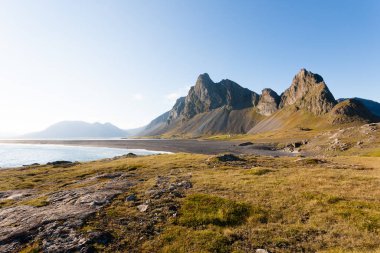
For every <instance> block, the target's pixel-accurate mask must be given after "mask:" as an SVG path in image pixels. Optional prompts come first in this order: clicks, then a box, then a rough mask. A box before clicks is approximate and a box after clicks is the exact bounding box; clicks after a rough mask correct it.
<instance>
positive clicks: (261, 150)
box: [0, 139, 294, 156]
mask: <svg viewBox="0 0 380 253" xmlns="http://www.w3.org/2000/svg"><path fill="white" fill-rule="evenodd" d="M0 143H3V144H54V145H70V146H83V147H107V148H121V149H145V150H149V151H157V152H159V151H164V152H172V153H179V152H184V153H196V154H206V155H216V154H220V153H233V154H249V155H264V156H294V154H292V153H289V152H284V151H280V150H272V148H273V146H272V145H270V144H252V145H247V146H239V144H241V143H242V142H241V141H240V142H238V141H209V140H169V139H149V140H146V139H119V140H104V139H103V140H0Z"/></svg>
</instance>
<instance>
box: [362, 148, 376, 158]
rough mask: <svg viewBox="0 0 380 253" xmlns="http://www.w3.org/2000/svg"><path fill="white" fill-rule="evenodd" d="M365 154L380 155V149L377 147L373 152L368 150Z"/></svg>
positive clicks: (369, 155)
mask: <svg viewBox="0 0 380 253" xmlns="http://www.w3.org/2000/svg"><path fill="white" fill-rule="evenodd" d="M364 156H368V157H380V149H375V150H373V151H371V152H368V153H367V154H365V155H364Z"/></svg>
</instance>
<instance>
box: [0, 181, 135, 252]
mask: <svg viewBox="0 0 380 253" xmlns="http://www.w3.org/2000/svg"><path fill="white" fill-rule="evenodd" d="M100 176H101V177H109V178H113V179H112V180H111V181H110V182H109V183H106V184H104V185H101V186H89V187H83V188H78V189H72V190H64V191H58V192H54V193H51V194H49V195H46V196H43V197H45V198H46V199H47V201H46V205H45V206H42V207H35V206H27V205H19V206H14V207H6V208H2V209H1V210H0V228H1V229H0V251H1V252H16V251H17V250H19V248H20V246H21V245H23V244H25V243H26V242H28V241H32V240H36V239H41V240H42V242H41V244H42V249H43V251H44V252H79V251H80V250H82V251H81V252H87V251H85V249H88V246H89V244H90V243H92V242H94V240H95V241H96V238H97V237H98V236H100V235H99V234H84V233H82V232H81V231H80V230H79V228H80V227H81V226H82V225H83V224H84V222H85V220H86V219H87V218H89V217H90V216H91V215H93V214H94V213H96V212H97V211H98V210H100V209H101V208H102V207H104V206H105V205H107V204H109V203H110V202H111V201H112V199H113V198H114V197H115V196H117V195H119V194H120V193H122V192H123V191H126V190H127V189H129V188H130V187H131V186H133V185H135V184H136V182H133V181H131V180H129V179H128V177H127V175H125V174H106V175H100ZM100 176H98V177H94V178H90V179H87V180H88V181H91V180H97V178H99V177H100ZM80 183H82V182H80ZM5 194H6V195H11V196H12V194H11V193H10V192H6V193H5ZM16 194H20V193H19V192H18V191H16ZM34 194H35V192H32V191H31V192H28V193H27V194H24V193H23V196H26V197H28V198H36V197H40V198H41V196H37V195H34ZM3 195H4V193H3V194H1V193H0V197H1V196H3ZM6 195H4V196H6ZM13 195H14V194H13Z"/></svg>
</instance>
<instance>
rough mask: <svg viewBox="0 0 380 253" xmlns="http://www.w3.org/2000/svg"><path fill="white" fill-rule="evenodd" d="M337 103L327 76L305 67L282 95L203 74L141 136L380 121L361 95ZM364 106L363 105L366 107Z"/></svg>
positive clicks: (374, 108) (373, 105) (371, 104)
mask: <svg viewBox="0 0 380 253" xmlns="http://www.w3.org/2000/svg"><path fill="white" fill-rule="evenodd" d="M359 100H360V102H358V103H357V100H355V101H351V100H350V101H349V102H344V101H340V100H339V101H337V100H335V98H334V96H333V94H332V93H331V92H330V90H329V88H328V87H327V85H326V83H325V81H324V80H323V78H322V76H320V75H318V74H314V73H312V72H310V71H307V70H306V69H301V70H300V71H299V72H298V73H297V74H296V75H295V76H294V78H293V81H292V83H291V85H290V87H289V88H288V89H287V90H285V91H284V92H283V93H282V94H281V95H278V94H277V93H276V92H275V91H273V90H271V89H264V90H263V91H262V93H261V95H259V94H257V93H255V92H254V91H250V90H249V89H246V88H243V87H241V86H240V85H238V84H237V83H235V82H233V81H231V80H228V79H224V80H222V81H220V82H218V83H215V82H213V81H212V80H211V78H210V77H209V75H208V74H202V75H200V76H199V77H198V79H197V81H196V83H195V85H194V86H193V87H191V88H190V90H189V93H188V94H187V96H186V97H182V98H179V99H178V100H177V101H176V103H175V105H174V106H173V108H172V109H171V110H170V111H168V112H165V113H164V114H162V115H160V116H159V117H157V118H156V119H154V120H153V121H152V122H151V123H150V124H148V125H147V127H146V128H145V129H144V130H143V131H142V132H140V134H139V135H141V136H142V135H144V136H155V135H162V136H184V135H186V136H201V135H212V134H243V133H258V132H263V131H272V130H276V129H281V128H291V127H296V126H300V125H312V124H314V125H318V126H322V125H324V126H328V125H334V124H346V123H352V122H373V121H378V120H379V119H378V117H376V116H375V115H379V114H380V110H379V107H378V105H379V104H378V103H376V102H373V101H369V100H363V99H359ZM363 105H364V106H363Z"/></svg>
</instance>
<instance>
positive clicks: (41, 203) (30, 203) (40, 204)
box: [20, 196, 49, 207]
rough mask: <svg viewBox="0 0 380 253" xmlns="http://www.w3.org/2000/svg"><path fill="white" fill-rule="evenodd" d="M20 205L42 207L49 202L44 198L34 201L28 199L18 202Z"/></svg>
mask: <svg viewBox="0 0 380 253" xmlns="http://www.w3.org/2000/svg"><path fill="white" fill-rule="evenodd" d="M20 204H21V205H27V206H34V207H43V206H47V205H49V201H48V200H47V197H46V196H41V197H38V198H35V199H28V200H24V201H21V202H20Z"/></svg>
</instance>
